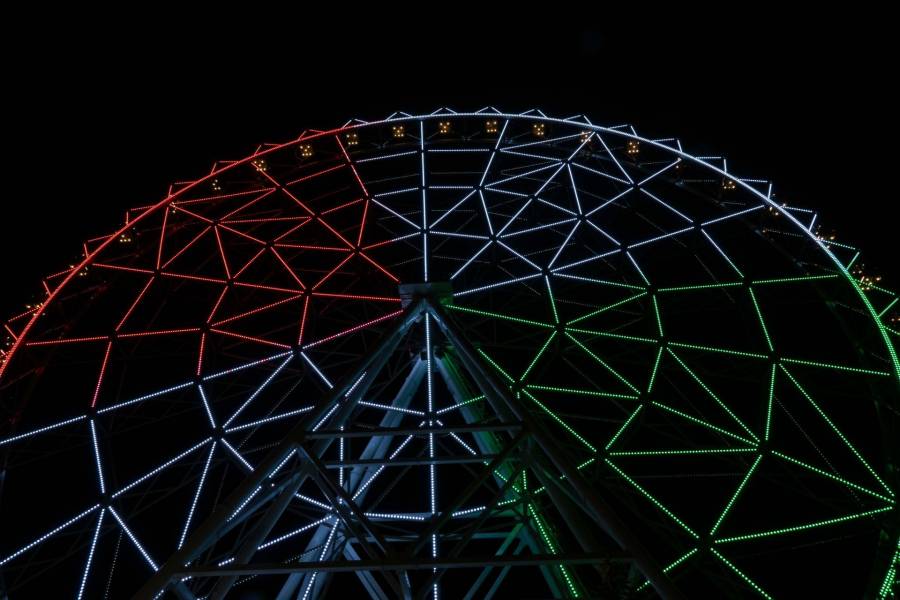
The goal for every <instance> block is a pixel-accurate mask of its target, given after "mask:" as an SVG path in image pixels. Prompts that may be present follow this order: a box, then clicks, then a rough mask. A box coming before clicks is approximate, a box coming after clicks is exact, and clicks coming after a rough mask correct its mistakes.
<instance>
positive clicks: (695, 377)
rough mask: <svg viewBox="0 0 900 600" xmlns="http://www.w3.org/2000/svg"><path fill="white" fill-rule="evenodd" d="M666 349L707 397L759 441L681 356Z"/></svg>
mask: <svg viewBox="0 0 900 600" xmlns="http://www.w3.org/2000/svg"><path fill="white" fill-rule="evenodd" d="M667 350H668V351H669V354H671V355H672V358H674V359H675V360H677V361H678V364H680V365H681V367H682V368H683V369H684V370H685V371H686V372H687V374H688V375H690V376H691V377H692V378H693V379H694V381H696V382H697V383H698V384H700V387H702V388H703V390H704V391H705V392H706V393H707V394H709V397H710V398H712V399H713V400H715V401H716V403H717V404H718V405H719V406H721V407H722V409H723V410H724V411H725V412H727V413H728V415H729V416H730V417H731V418H732V419H734V421H735V423H737V424H738V425H740V426H741V428H742V429H743V430H744V431H746V432H747V433H748V434H750V437H751V438H753V439H754V440H755V441H757V442H758V441H759V438H757V437H756V434H754V433H753V432H752V431H750V428H749V427H747V426H746V425H745V424H744V422H743V421H741V420H740V419H739V418H738V416H737V415H736V414H734V412H732V410H731V409H730V408H728V406H727V405H726V404H725V403H724V402H722V400H720V399H719V397H718V396H717V395H716V394H715V393H714V392H713V391H712V390H711V389H709V387H708V386H707V385H706V384H705V383H703V381H702V380H701V379H700V378H699V377H697V374H696V373H694V372H693V371H692V370H691V369H690V367H688V366H687V365H686V364H684V361H682V360H681V358H679V357H678V355H677V354H675V352H674V351H673V350H672V349H671V348H667Z"/></svg>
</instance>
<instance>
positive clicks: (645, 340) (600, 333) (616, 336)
mask: <svg viewBox="0 0 900 600" xmlns="http://www.w3.org/2000/svg"><path fill="white" fill-rule="evenodd" d="M566 331H572V332H574V333H586V334H588V335H596V336H599V337H608V338H614V339H617V340H629V341H631V342H643V343H645V344H658V343H659V340H655V339H653V338H646V337H640V336H636V335H623V334H621V333H612V332H609V331H595V330H593V329H579V328H577V327H566Z"/></svg>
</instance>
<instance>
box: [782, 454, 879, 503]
mask: <svg viewBox="0 0 900 600" xmlns="http://www.w3.org/2000/svg"><path fill="white" fill-rule="evenodd" d="M772 454H773V455H774V456H777V457H778V458H780V459H782V460H786V461H788V462H790V463H794V464H795V465H798V466H801V467H803V468H804V469H808V470H810V471H812V472H813V473H816V474H817V475H821V476H822V477H827V478H828V479H831V480H833V481H837V482H839V483H843V484H844V485H846V486H847V487H850V488H853V489H854V490H857V491H860V492H863V493H865V494H869V495H870V496H875V497H876V498H878V499H879V500H884V501H885V502H890V503H891V504H893V503H894V499H893V498H889V497H887V496H883V495H881V494H879V493H878V492H873V491H872V490H870V489H868V488H864V487H863V486H861V485H858V484H855V483H853V482H852V481H849V480H847V479H844V478H843V477H839V476H837V475H835V474H833V473H829V472H828V471H824V470H822V469H819V468H818V467H814V466H813V465H810V464H807V463H805V462H803V461H802V460H798V459H796V458H794V457H793V456H788V455H787V454H782V453H781V452H778V451H776V450H772Z"/></svg>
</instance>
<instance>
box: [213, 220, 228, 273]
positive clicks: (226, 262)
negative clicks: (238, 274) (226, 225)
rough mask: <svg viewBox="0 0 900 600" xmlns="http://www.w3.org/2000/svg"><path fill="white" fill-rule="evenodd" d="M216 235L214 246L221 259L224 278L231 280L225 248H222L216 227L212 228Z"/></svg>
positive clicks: (220, 236)
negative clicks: (216, 247) (217, 247)
mask: <svg viewBox="0 0 900 600" xmlns="http://www.w3.org/2000/svg"><path fill="white" fill-rule="evenodd" d="M213 231H214V232H215V234H216V245H218V246H219V255H220V256H221V257H222V266H223V267H225V277H227V278H228V279H231V268H230V267H229V266H228V257H226V256H225V248H224V247H223V246H222V234H220V233H219V228H218V227H213Z"/></svg>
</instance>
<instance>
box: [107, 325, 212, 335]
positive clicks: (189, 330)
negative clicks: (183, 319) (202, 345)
mask: <svg viewBox="0 0 900 600" xmlns="http://www.w3.org/2000/svg"><path fill="white" fill-rule="evenodd" d="M198 331H200V328H199V327H183V328H180V329H157V330H154V331H134V332H131V333H119V334H117V337H119V338H140V337H149V336H156V335H180V334H183V333H197V332H198Z"/></svg>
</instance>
